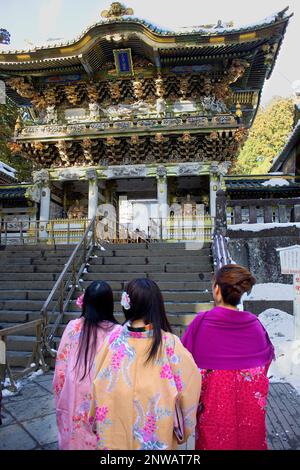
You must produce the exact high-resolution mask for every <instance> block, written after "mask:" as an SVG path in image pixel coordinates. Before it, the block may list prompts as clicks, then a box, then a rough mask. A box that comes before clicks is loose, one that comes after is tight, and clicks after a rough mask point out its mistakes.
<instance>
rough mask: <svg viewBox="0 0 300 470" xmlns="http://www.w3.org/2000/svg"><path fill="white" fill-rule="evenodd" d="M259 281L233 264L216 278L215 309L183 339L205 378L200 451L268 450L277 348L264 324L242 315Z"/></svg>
mask: <svg viewBox="0 0 300 470" xmlns="http://www.w3.org/2000/svg"><path fill="white" fill-rule="evenodd" d="M254 284H255V278H254V277H253V276H252V274H251V273H250V272H249V271H248V270H247V269H246V268H244V267H242V266H239V265H236V264H229V265H226V266H223V267H222V268H221V269H219V270H218V272H217V273H216V275H215V277H214V279H213V286H212V288H213V297H214V301H215V304H216V307H215V308H213V309H212V310H210V311H208V312H205V313H199V314H198V315H197V316H196V318H195V319H194V320H193V321H192V323H191V324H190V326H189V328H188V329H187V331H186V333H185V334H184V336H183V338H182V343H183V345H184V346H185V347H186V348H187V349H188V350H189V351H190V352H191V353H192V355H193V357H194V359H195V362H196V364H197V366H198V367H199V369H200V370H201V373H202V392H201V403H200V408H199V413H198V422H197V428H196V449H197V450H265V449H267V441H266V424H265V418H266V405H267V396H268V389H269V380H268V377H267V371H268V368H269V365H270V363H271V362H272V360H273V359H274V347H273V345H272V343H271V341H270V339H269V336H268V334H267V332H266V330H265V329H264V327H263V326H262V324H261V323H260V321H259V319H258V318H257V317H256V316H255V315H253V314H252V313H250V312H246V311H239V310H238V308H237V305H239V303H240V300H241V297H242V295H243V294H244V293H245V292H249V291H250V290H251V288H252V286H253V285H254Z"/></svg>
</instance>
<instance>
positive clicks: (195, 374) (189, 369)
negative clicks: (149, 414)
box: [172, 338, 201, 441]
mask: <svg viewBox="0 0 300 470" xmlns="http://www.w3.org/2000/svg"><path fill="white" fill-rule="evenodd" d="M174 351H175V356H177V357H178V358H179V362H178V363H177V364H172V368H173V376H174V380H175V383H176V386H177V390H178V405H179V407H180V409H181V411H182V415H183V420H184V440H185V441H186V440H187V439H188V438H189V436H190V435H191V434H192V433H193V432H194V430H195V427H196V422H197V411H198V406H199V400H200V393H201V373H200V371H199V369H198V367H197V365H196V363H195V361H194V359H193V357H192V355H191V354H190V353H189V352H188V351H187V350H186V349H185V347H184V346H183V345H182V344H181V342H180V340H179V338H177V339H176V340H175V348H174Z"/></svg>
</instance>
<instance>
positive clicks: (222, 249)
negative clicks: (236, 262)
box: [212, 232, 233, 271]
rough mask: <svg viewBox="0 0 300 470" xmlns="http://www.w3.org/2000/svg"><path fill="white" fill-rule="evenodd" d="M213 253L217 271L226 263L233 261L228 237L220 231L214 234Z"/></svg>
mask: <svg viewBox="0 0 300 470" xmlns="http://www.w3.org/2000/svg"><path fill="white" fill-rule="evenodd" d="M212 254H213V260H214V267H215V271H217V270H218V269H220V268H221V267H222V266H224V265H225V264H232V263H233V260H232V258H231V256H230V252H229V248H228V243H227V238H226V237H224V236H223V235H221V234H220V233H216V232H215V233H214V235H213V242H212Z"/></svg>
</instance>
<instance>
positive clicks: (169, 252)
mask: <svg viewBox="0 0 300 470" xmlns="http://www.w3.org/2000/svg"><path fill="white" fill-rule="evenodd" d="M100 253H101V255H102V256H108V255H110V254H111V253H112V255H113V256H120V257H124V256H133V257H140V256H151V253H160V254H161V255H162V256H187V254H188V255H189V256H191V255H192V254H193V253H195V255H200V254H201V256H205V255H209V252H207V253H204V252H202V251H198V250H195V251H191V250H184V249H180V250H177V249H174V248H166V249H164V250H160V251H159V252H158V251H155V252H154V251H153V250H137V251H134V250H132V251H130V252H129V253H130V255H128V250H120V249H116V250H112V251H111V252H109V251H108V250H107V251H106V252H103V251H102V252H100ZM95 254H96V255H97V256H99V252H95Z"/></svg>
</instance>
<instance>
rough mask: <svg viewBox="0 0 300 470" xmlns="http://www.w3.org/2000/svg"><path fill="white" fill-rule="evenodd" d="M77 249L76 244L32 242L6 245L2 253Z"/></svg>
mask: <svg viewBox="0 0 300 470" xmlns="http://www.w3.org/2000/svg"><path fill="white" fill-rule="evenodd" d="M74 249H75V245H46V244H41V243H39V244H35V245H34V244H32V245H6V246H4V247H3V249H2V250H1V252H2V253H4V252H9V253H20V252H22V254H23V253H26V252H28V251H31V252H33V253H36V252H39V251H40V252H41V251H51V252H63V251H66V252H67V251H69V252H70V251H71V252H72V251H73V250H74Z"/></svg>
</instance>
